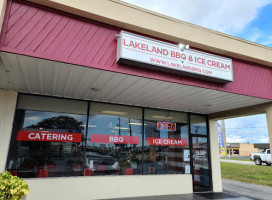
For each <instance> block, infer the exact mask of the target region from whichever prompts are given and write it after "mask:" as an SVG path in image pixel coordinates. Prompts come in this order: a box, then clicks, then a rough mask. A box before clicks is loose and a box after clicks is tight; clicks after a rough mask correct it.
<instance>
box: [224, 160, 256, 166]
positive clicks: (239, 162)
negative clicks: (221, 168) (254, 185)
mask: <svg viewBox="0 0 272 200" xmlns="http://www.w3.org/2000/svg"><path fill="white" fill-rule="evenodd" d="M220 162H226V163H234V164H243V165H255V163H254V162H253V161H241V160H228V159H220Z"/></svg>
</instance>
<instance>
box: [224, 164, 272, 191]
mask: <svg viewBox="0 0 272 200" xmlns="http://www.w3.org/2000/svg"><path fill="white" fill-rule="evenodd" d="M221 173H222V178H224V179H230V180H235V181H241V182H245V183H252V184H257V185H265V186H269V187H272V167H271V166H264V165H263V166H256V165H243V164H234V163H224V162H221Z"/></svg>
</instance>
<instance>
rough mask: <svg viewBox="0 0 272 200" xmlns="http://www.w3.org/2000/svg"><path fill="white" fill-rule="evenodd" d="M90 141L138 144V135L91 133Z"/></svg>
mask: <svg viewBox="0 0 272 200" xmlns="http://www.w3.org/2000/svg"><path fill="white" fill-rule="evenodd" d="M90 141H91V142H92V143H106V144H109V143H113V144H140V137H139V136H118V135H102V134H101V135H100V134H92V135H91V139H90Z"/></svg>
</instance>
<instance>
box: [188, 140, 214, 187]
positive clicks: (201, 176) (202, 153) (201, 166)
mask: <svg viewBox="0 0 272 200" xmlns="http://www.w3.org/2000/svg"><path fill="white" fill-rule="evenodd" d="M192 144H193V166H194V186H195V189H202V188H205V187H206V188H209V187H210V170H209V159H208V158H209V155H208V146H207V138H204V137H192Z"/></svg>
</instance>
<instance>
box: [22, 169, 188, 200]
mask: <svg viewBox="0 0 272 200" xmlns="http://www.w3.org/2000/svg"><path fill="white" fill-rule="evenodd" d="M25 180H26V181H27V183H28V184H29V186H30V193H29V194H28V196H27V200H37V199H39V200H48V199H50V200H60V199H65V200H77V199H80V200H85V199H86V200H91V199H109V198H122V197H136V196H150V195H169V194H188V193H192V192H193V188H192V176H191V175H190V174H188V175H187V174H186V175H185V174H181V175H131V176H93V177H67V178H44V179H43V178H39V179H25Z"/></svg>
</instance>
